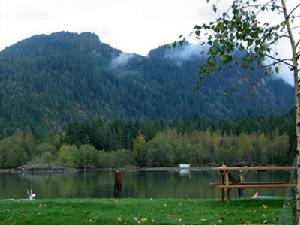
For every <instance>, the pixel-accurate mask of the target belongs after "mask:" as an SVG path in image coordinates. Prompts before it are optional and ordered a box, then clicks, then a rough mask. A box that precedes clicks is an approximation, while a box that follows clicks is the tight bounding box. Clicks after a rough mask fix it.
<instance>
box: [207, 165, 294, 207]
mask: <svg viewBox="0 0 300 225" xmlns="http://www.w3.org/2000/svg"><path fill="white" fill-rule="evenodd" d="M296 169H297V168H296V167H293V166H255V167H227V166H226V165H222V166H220V167H213V168H212V170H216V171H219V172H220V173H221V182H220V183H214V184H213V185H214V186H215V187H217V188H220V189H221V200H222V201H224V199H225V193H226V197H227V201H229V200H230V192H231V189H234V188H235V189H239V191H240V190H243V189H245V188H289V187H292V188H294V187H296V184H295V183H294V182H245V181H243V179H240V180H238V181H236V180H233V179H232V175H231V174H230V172H231V171H237V172H242V171H277V170H283V171H292V170H296ZM239 195H240V192H239Z"/></svg>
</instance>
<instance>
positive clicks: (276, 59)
mask: <svg viewBox="0 0 300 225" xmlns="http://www.w3.org/2000/svg"><path fill="white" fill-rule="evenodd" d="M266 56H267V57H269V58H270V59H273V60H275V61H276V62H277V63H284V64H286V65H287V66H290V67H292V68H293V67H294V65H293V64H290V63H288V62H287V61H293V60H292V59H278V58H276V57H274V56H271V55H269V54H266Z"/></svg>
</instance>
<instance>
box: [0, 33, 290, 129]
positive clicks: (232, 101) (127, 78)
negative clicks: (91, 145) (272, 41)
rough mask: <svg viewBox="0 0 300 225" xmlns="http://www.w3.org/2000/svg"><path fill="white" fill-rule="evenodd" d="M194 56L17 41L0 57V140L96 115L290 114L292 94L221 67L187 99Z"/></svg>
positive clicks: (78, 40) (58, 36) (89, 39)
mask: <svg viewBox="0 0 300 225" xmlns="http://www.w3.org/2000/svg"><path fill="white" fill-rule="evenodd" d="M195 52H197V49H196V48H194V49H193V46H191V45H188V44H186V45H184V47H182V48H178V49H170V48H163V47H161V48H158V49H154V50H152V51H150V53H149V55H148V56H147V57H144V56H139V55H136V54H127V53H123V52H121V51H120V50H117V49H114V48H112V47H110V46H109V45H107V44H104V43H102V42H101V41H100V40H99V38H98V37H97V36H96V35H95V34H92V33H81V34H77V33H69V32H58V33H53V34H51V35H38V36H33V37H31V38H28V39H26V40H23V41H20V42H18V43H16V44H15V45H13V46H10V47H8V48H6V49H4V50H3V51H2V52H0V127H1V129H2V130H1V134H11V133H12V132H13V131H14V130H15V129H16V128H21V129H28V128H31V129H33V130H38V132H39V133H40V132H46V131H49V130H59V129H61V128H62V127H64V126H65V125H66V124H67V123H68V122H70V121H73V120H79V121H80V120H85V119H87V118H90V117H94V116H96V115H100V116H102V117H104V118H107V119H111V118H117V117H135V118H176V117H182V116H191V115H193V114H195V113H197V114H200V115H203V116H206V117H210V118H230V117H231V118H232V117H234V116H236V115H239V114H246V115H262V114H266V113H268V114H271V113H282V112H286V111H288V110H290V108H291V106H292V104H293V97H292V96H293V89H292V87H291V86H289V85H288V84H286V83H285V82H284V81H282V80H280V79H275V78H274V77H272V76H265V77H263V78H261V77H262V76H259V75H260V73H262V72H263V71H262V68H261V69H256V70H255V71H254V73H253V75H252V78H251V79H248V80H245V79H244V77H245V76H244V74H243V73H244V72H241V70H240V69H239V68H223V70H222V71H218V74H217V77H215V76H212V77H209V78H208V79H206V80H205V82H204V84H203V86H202V88H201V91H200V92H199V93H196V94H193V88H194V85H195V83H196V82H197V80H198V70H197V68H198V67H199V65H200V64H201V60H200V61H199V55H198V56H197V57H193V56H195V55H193V54H195ZM237 54H240V53H237ZM236 87H237V89H236ZM235 89H236V90H235ZM232 90H235V91H232ZM283 90H284V91H283ZM254 92H255V95H253V94H252V93H254ZM226 93H227V94H226Z"/></svg>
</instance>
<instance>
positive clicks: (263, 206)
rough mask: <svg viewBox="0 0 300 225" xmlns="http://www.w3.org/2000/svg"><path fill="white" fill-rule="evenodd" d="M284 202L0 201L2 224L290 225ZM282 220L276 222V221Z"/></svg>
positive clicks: (170, 200)
mask: <svg viewBox="0 0 300 225" xmlns="http://www.w3.org/2000/svg"><path fill="white" fill-rule="evenodd" d="M290 219H291V210H290V206H289V205H288V204H284V201H283V200H235V201H231V202H230V203H222V202H220V201H217V200H194V199H193V200H189V199H187V200H183V199H158V200H149V199H118V200H116V199H57V200H36V201H25V200H24V201H0V224H1V225H2V224H3V225H25V224H26V225H29V224H30V225H35V224H36V225H50V224H51V225H81V224H90V225H92V224H111V225H114V224H117V225H118V224H181V225H182V224H185V225H187V224H203V225H210V224H228V225H235V224H247V223H253V224H279V223H280V224H289V222H290ZM280 221H281V222H280Z"/></svg>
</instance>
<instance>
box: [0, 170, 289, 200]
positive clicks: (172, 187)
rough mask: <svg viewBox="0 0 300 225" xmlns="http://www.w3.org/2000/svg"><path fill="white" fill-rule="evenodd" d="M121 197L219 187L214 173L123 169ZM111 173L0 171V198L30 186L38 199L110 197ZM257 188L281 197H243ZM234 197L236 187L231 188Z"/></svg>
mask: <svg viewBox="0 0 300 225" xmlns="http://www.w3.org/2000/svg"><path fill="white" fill-rule="evenodd" d="M122 175H123V178H122V179H123V197H133V198H219V197H220V190H217V189H215V188H213V187H212V186H211V185H210V184H211V183H214V182H219V180H220V176H219V174H218V172H213V171H201V172H200V171H199V172H189V173H187V174H180V173H178V172H168V171H151V172H150V171H148V172H145V171H123V172H122ZM289 178H290V175H289V173H288V172H285V171H274V172H263V173H255V172H247V173H246V181H260V182H262V181H265V182H266V181H270V182H271V181H273V182H275V181H288V180H289ZM113 187H114V173H111V172H109V171H107V172H106V171H105V172H88V173H73V174H36V175H32V174H0V198H1V199H8V198H16V199H19V198H26V190H27V189H28V188H32V189H33V191H34V192H35V193H36V194H37V199H40V198H112V197H113V196H114V192H113ZM256 191H259V192H260V193H261V194H262V195H273V196H284V195H285V194H286V190H281V189H262V190H259V189H248V190H246V196H247V197H249V196H251V195H252V194H253V193H254V192H256ZM233 197H237V190H234V191H233Z"/></svg>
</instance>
